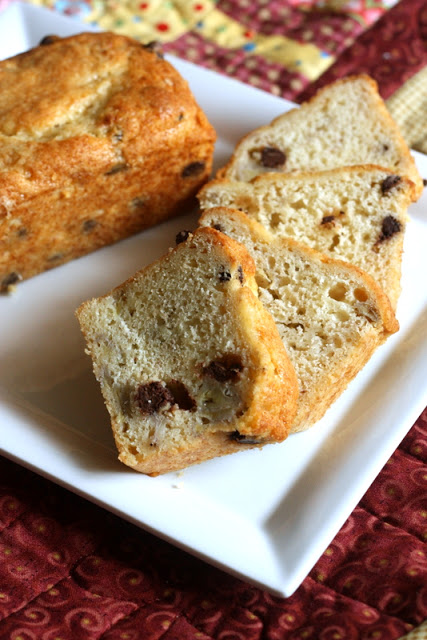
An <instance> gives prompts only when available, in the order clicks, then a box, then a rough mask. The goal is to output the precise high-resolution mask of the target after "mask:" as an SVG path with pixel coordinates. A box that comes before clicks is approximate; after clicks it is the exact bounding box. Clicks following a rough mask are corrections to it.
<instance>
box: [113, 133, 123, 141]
mask: <svg viewBox="0 0 427 640" xmlns="http://www.w3.org/2000/svg"><path fill="white" fill-rule="evenodd" d="M113 140H114V142H121V141H122V140H123V131H121V130H120V131H116V132H115V133H113Z"/></svg>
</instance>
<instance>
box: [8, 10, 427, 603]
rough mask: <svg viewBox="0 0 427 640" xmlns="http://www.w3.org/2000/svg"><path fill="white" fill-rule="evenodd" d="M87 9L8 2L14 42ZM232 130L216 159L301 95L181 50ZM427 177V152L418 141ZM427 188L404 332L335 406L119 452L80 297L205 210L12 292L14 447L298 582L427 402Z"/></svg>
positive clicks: (218, 557)
mask: <svg viewBox="0 0 427 640" xmlns="http://www.w3.org/2000/svg"><path fill="white" fill-rule="evenodd" d="M85 28H86V27H82V24H81V23H79V22H76V21H74V20H70V19H67V18H63V17H60V16H58V15H56V14H55V13H53V12H50V11H47V10H43V9H38V8H36V7H33V6H31V5H20V4H15V5H12V6H11V7H10V8H9V9H8V10H7V11H6V12H4V13H3V14H1V16H0V43H1V49H0V53H1V55H2V56H3V57H5V56H7V55H12V54H15V53H18V52H19V51H23V50H25V49H27V48H29V47H31V46H33V45H35V44H36V43H37V42H38V41H39V40H40V39H41V37H42V36H44V35H46V34H48V33H56V34H58V35H70V34H72V33H75V32H78V31H81V30H84V29H85ZM173 64H175V66H176V67H177V68H178V69H179V71H180V72H181V73H182V75H183V76H185V77H186V78H187V79H188V81H189V83H190V85H191V87H192V89H193V91H194V93H195V95H196V97H197V99H198V101H199V103H200V104H201V106H202V107H203V109H204V110H205V112H206V113H207V115H208V117H209V119H210V121H211V122H212V124H213V125H214V126H215V128H216V130H217V132H218V137H219V140H218V144H217V148H216V166H219V165H221V164H223V163H224V162H225V160H226V159H227V158H228V156H229V154H230V152H231V150H232V148H233V146H234V144H235V143H236V141H237V140H238V139H239V138H240V137H241V136H242V135H243V134H244V133H246V132H247V131H249V130H251V129H253V128H254V127H257V126H259V125H261V124H263V123H266V122H269V121H270V120H271V119H272V118H273V117H275V116H276V115H278V114H279V113H281V112H283V111H285V110H287V109H289V108H290V107H291V106H292V105H291V103H289V102H286V101H284V100H281V99H279V98H276V97H274V96H271V95H269V94H267V93H264V92H261V91H258V90H256V89H254V88H251V87H249V86H247V85H244V84H241V83H239V82H237V81H235V80H232V79H229V78H226V77H225V76H221V75H217V74H215V73H213V72H210V71H206V70H204V69H202V68H200V67H197V66H194V65H192V64H189V63H186V62H183V61H180V60H177V59H173ZM415 157H416V160H417V163H418V166H419V168H420V171H421V173H422V175H423V176H424V177H427V158H426V157H425V156H422V155H421V154H415ZM426 205H427V192H425V193H424V195H423V197H422V198H421V200H420V201H419V202H418V203H417V204H415V205H413V206H412V207H411V209H410V216H411V219H412V220H411V223H410V224H409V228H408V231H407V237H406V248H405V255H404V263H403V293H402V297H401V300H400V303H399V313H398V316H399V320H400V324H401V329H400V331H399V332H398V333H397V334H396V335H394V336H392V337H391V338H390V339H389V340H388V342H387V344H386V345H385V346H383V347H381V348H380V349H379V350H378V351H377V352H376V354H375V355H374V357H373V358H372V359H371V361H370V362H369V364H368V365H367V366H366V367H365V369H364V370H363V371H362V372H361V373H360V374H359V375H358V377H357V378H356V379H355V380H354V381H353V382H352V384H351V385H350V387H349V388H348V389H347V391H346V392H345V393H344V394H343V395H342V396H341V398H340V399H339V400H338V402H336V404H335V405H334V406H333V407H332V409H330V410H329V411H328V413H327V415H326V416H325V417H324V419H323V420H322V421H321V422H319V423H318V425H317V426H316V427H314V428H313V429H311V430H310V431H308V432H305V433H301V434H298V435H293V436H291V437H290V438H288V440H287V441H286V442H284V443H283V444H281V445H275V446H269V447H265V448H264V449H263V450H262V451H259V450H252V451H243V452H242V453H238V454H235V455H232V456H227V457H225V458H220V459H216V460H211V461H209V462H206V463H204V464H201V465H198V466H195V467H192V468H190V469H187V470H186V471H185V472H184V473H183V474H169V475H165V476H160V477H158V478H148V477H146V476H143V475H140V474H137V473H135V472H133V471H131V470H130V469H128V468H126V467H125V466H123V465H121V464H120V463H119V462H117V460H116V450H115V446H114V443H113V439H112V435H111V432H110V426H109V419H108V416H107V413H106V410H105V408H104V406H103V402H102V399H101V395H100V392H99V389H98V386H97V384H96V382H95V380H94V377H93V374H92V372H91V365H90V362H89V359H88V358H87V356H85V354H84V343H83V339H82V337H81V334H80V331H79V327H78V324H77V321H76V319H75V317H74V309H75V308H76V307H77V306H78V305H79V304H80V302H82V301H83V300H86V299H87V298H89V297H92V296H96V295H99V294H102V293H105V292H106V291H107V290H109V289H110V288H111V287H112V286H114V285H116V284H119V283H120V282H122V281H123V280H124V279H125V278H126V277H128V276H129V275H131V274H132V273H134V272H135V271H136V270H137V269H139V268H141V267H142V266H143V265H145V264H147V263H148V262H151V261H152V260H153V259H154V258H157V257H158V256H160V255H161V254H162V253H163V252H165V251H166V250H167V248H168V247H169V246H172V245H173V244H174V238H175V234H176V233H177V232H178V231H179V230H181V229H183V228H189V227H190V228H191V227H194V225H195V222H196V220H195V218H194V217H193V216H191V215H190V216H187V217H186V218H180V219H177V220H174V221H172V222H169V223H167V224H163V225H162V226H159V227H156V228H154V229H151V230H149V231H147V232H144V233H141V234H139V235H137V236H135V237H133V238H130V239H128V240H125V241H123V242H120V243H119V244H116V245H114V246H112V247H108V248H105V249H102V250H100V251H97V252H96V253H93V254H91V255H89V256H86V257H84V258H81V259H79V260H76V261H74V262H72V263H69V264H67V265H65V266H62V267H59V268H57V269H55V270H52V271H50V272H48V273H45V274H43V275H40V276H37V277H35V278H33V279H32V280H29V281H27V282H24V283H22V284H21V285H19V287H18V290H17V292H16V293H15V294H14V295H12V296H2V297H1V298H0V362H1V367H0V425H1V426H0V447H1V451H2V452H3V454H4V455H5V456H8V457H10V458H11V459H13V460H16V461H18V462H20V463H21V464H23V465H25V466H27V467H30V468H31V469H34V470H36V471H37V472H39V473H40V474H42V475H44V476H47V477H48V478H51V479H52V480H54V481H55V482H58V483H59V484H61V485H63V486H65V487H68V488H69V489H71V490H72V491H75V492H76V493H78V494H80V495H82V496H85V497H86V498H88V499H89V500H92V501H93V502H95V503H97V504H99V505H102V506H103V507H105V508H106V509H109V510H111V511H113V512H114V513H116V514H119V515H120V516H122V517H123V518H125V519H127V520H129V521H131V522H133V523H136V524H137V525H139V526H141V527H143V528H145V529H147V530H149V531H151V532H153V533H155V534H156V535H159V536H161V537H162V538H164V539H166V540H169V541H171V542H173V543H174V544H176V545H178V546H180V547H182V548H184V549H186V550H188V551H190V552H191V553H194V554H195V555H197V556H199V557H201V558H204V559H205V560H207V561H208V562H210V563H212V564H214V565H216V566H218V567H221V568H223V569H225V570H226V571H229V572H231V573H233V574H234V575H237V576H240V577H242V578H243V579H245V580H248V581H250V582H252V583H254V584H256V585H258V586H261V587H263V588H266V589H268V590H269V591H271V592H273V593H275V594H278V595H284V596H289V595H291V594H292V592H293V591H294V590H295V589H296V588H297V587H298V586H299V585H300V583H301V582H302V580H303V579H304V578H305V576H306V575H307V573H308V572H309V571H310V570H311V568H312V567H313V566H314V564H315V563H316V561H317V559H318V558H319V556H320V555H321V553H322V552H323V551H324V549H325V548H326V547H327V545H328V544H329V543H330V541H331V540H332V538H333V537H334V535H335V534H336V533H337V531H338V530H339V528H340V527H341V526H342V524H343V523H344V521H345V520H346V518H347V517H348V516H349V514H350V513H351V511H352V510H353V508H354V507H355V506H356V504H357V502H358V501H359V500H360V498H361V497H362V496H363V494H364V492H365V491H366V490H367V488H368V487H369V485H370V484H371V483H372V481H373V480H374V478H375V476H376V475H377V474H378V472H379V471H380V469H381V468H382V466H383V465H384V464H385V462H386V461H387V459H388V458H389V456H390V455H391V454H392V453H393V451H394V450H395V448H396V447H397V446H398V444H399V443H400V441H401V440H402V438H403V437H404V436H405V434H406V433H407V431H408V430H409V429H410V427H411V426H412V424H413V422H414V421H415V420H416V418H417V417H418V415H419V414H420V413H421V411H422V410H423V408H424V407H425V405H426V404H427V384H426V379H427V341H426V339H425V337H426V325H427V292H426V281H425V274H426V273H427V252H426V250H425V247H426V246H427V220H426V217H425V214H424V215H423V211H424V212H425V209H426Z"/></svg>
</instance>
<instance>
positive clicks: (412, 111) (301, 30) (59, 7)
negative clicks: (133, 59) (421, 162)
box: [0, 0, 427, 153]
mask: <svg viewBox="0 0 427 640" xmlns="http://www.w3.org/2000/svg"><path fill="white" fill-rule="evenodd" d="M1 1H2V0H0V3H1ZM27 1H28V2H30V3H32V4H36V5H40V6H44V7H48V8H50V9H52V10H54V11H57V12H58V13H62V14H64V15H68V16H72V17H75V18H77V19H79V20H81V21H83V22H85V23H88V24H91V25H96V26H98V27H100V28H101V29H106V30H112V31H116V32H118V33H123V34H126V35H129V36H132V37H134V38H137V39H139V40H141V41H144V42H148V41H152V40H157V41H160V42H162V43H163V44H164V45H165V48H166V50H167V51H169V52H171V53H174V54H175V55H178V56H180V57H183V58H186V59H189V60H191V61H193V62H195V63H197V64H202V65H204V66H207V67H210V68H212V69H214V70H217V71H222V72H225V73H227V74H229V75H232V76H233V77H236V78H238V79H239V80H242V81H243V82H247V83H249V84H253V85H254V86H257V87H259V88H261V89H264V90H266V91H270V92H271V93H274V94H275V95H280V96H282V97H285V98H288V99H290V100H294V101H301V100H302V99H305V98H306V97H307V96H306V95H305V92H306V91H307V90H310V87H313V89H314V87H317V86H318V85H319V82H320V83H321V84H322V79H323V76H324V77H325V82H326V81H330V79H333V77H334V76H335V75H336V76H338V77H339V76H340V75H344V74H345V73H354V72H358V71H359V67H360V70H361V71H366V72H367V73H371V75H373V77H375V74H376V70H377V69H378V76H379V78H380V82H379V84H380V89H381V90H382V93H383V96H384V97H385V98H390V99H389V101H388V106H389V109H390V111H391V113H392V115H393V116H394V117H395V119H396V120H397V122H398V124H399V125H400V126H401V128H402V132H403V134H404V136H405V137H406V140H407V141H408V143H409V144H410V145H411V146H412V147H413V148H415V149H418V150H420V151H424V152H426V153H427V139H426V138H427V75H426V74H427V71H426V70H425V68H424V69H422V68H421V70H418V69H419V68H420V67H422V66H423V64H427V53H423V52H422V48H423V47H424V52H426V48H425V41H424V39H425V36H424V32H423V31H422V29H424V27H423V24H425V23H426V22H427V17H426V14H427V4H426V3H425V2H424V3H423V2H422V1H421V3H420V2H419V0H401V1H400V3H399V7H401V6H405V3H406V5H407V7H408V11H410V12H411V14H413V16H412V18H413V20H414V21H415V23H416V24H417V25H418V24H420V25H421V27H420V29H421V31H420V33H419V34H417V37H418V39H419V40H420V42H417V41H416V38H415V39H414V41H412V40H411V41H410V45H409V48H408V46H406V44H405V43H403V44H401V45H399V43H398V39H399V33H400V32H399V31H398V29H399V21H401V19H402V16H401V15H400V16H399V14H396V16H393V17H392V15H391V14H392V13H393V11H394V10H395V9H396V7H394V5H395V4H396V0H282V1H279V0H255V1H253V0H216V1H214V0H142V1H141V0H27ZM417 2H418V4H419V5H420V10H418V8H416V7H415V5H416V4H417ZM423 6H424V8H423ZM397 10H398V8H397ZM405 10H406V9H405ZM388 14H390V20H389V24H390V25H391V27H390V26H389V27H388V28H387V29H386V30H385V31H384V29H382V28H381V27H380V25H381V24H382V23H384V21H385V20H387V16H388ZM405 15H406V14H405V13H403V16H404V17H405ZM377 26H379V31H374V30H373V29H377ZM393 28H396V29H397V31H396V34H397V38H396V39H395V37H394V33H393V31H392V29H393ZM381 29H382V31H381ZM390 29H391V30H390ZM400 31H401V30H400ZM370 34H372V37H371V42H369V36H370ZM384 34H385V35H384ZM409 35H410V36H412V34H411V33H410V34H409ZM381 37H382V41H381ZM363 39H364V41H365V45H364V46H365V50H366V51H367V50H369V49H370V50H372V47H374V48H375V47H376V46H378V47H380V46H382V47H383V48H382V50H379V51H378V58H375V57H374V59H373V63H371V68H369V66H367V64H366V60H368V58H369V56H368V55H367V54H366V55H365V50H364V49H363V48H362V47H361V42H362V40H363ZM388 41H390V43H389V42H388ZM391 45H393V46H391ZM398 45H399V46H400V49H399V46H398ZM384 47H385V48H384ZM417 48H418V53H417V55H418V58H417V59H416V61H415V62H416V64H415V66H414V62H413V60H411V56H412V58H414V52H416V51H417ZM358 49H359V51H358ZM352 51H355V52H356V53H355V59H356V63H354V60H353V61H351V57H350V58H349V56H348V52H352ZM396 51H400V58H401V59H396V60H395V61H394V63H395V66H394V67H393V66H391V70H390V68H389V69H388V70H387V65H388V66H389V67H390V64H389V62H388V61H389V60H390V61H391V63H393V57H394V58H396ZM423 56H424V57H423ZM371 57H372V56H371ZM402 59H403V60H404V61H405V60H408V68H409V67H410V65H412V68H411V73H413V74H414V75H413V76H412V77H409V78H408V72H407V71H406V70H403V72H402V71H401V70H400V71H399V69H400V67H401V66H402ZM349 60H350V61H351V63H349ZM359 61H360V65H359ZM358 65H359V66H358ZM399 65H400V67H399ZM395 70H396V71H395ZM417 71H418V73H417ZM399 73H400V74H401V77H399V78H398V80H397V81H396V78H394V80H393V81H392V82H389V77H391V76H392V75H396V74H397V75H399ZM328 74H330V75H329V76H328ZM377 80H378V78H377ZM396 82H397V85H396ZM313 83H314V85H313ZM396 89H397V91H396ZM392 92H393V94H392V95H390V94H391V93H392Z"/></svg>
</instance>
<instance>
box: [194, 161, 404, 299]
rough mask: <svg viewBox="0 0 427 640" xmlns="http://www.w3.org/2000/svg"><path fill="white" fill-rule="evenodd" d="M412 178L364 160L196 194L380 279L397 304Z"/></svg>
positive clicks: (224, 183) (211, 186) (226, 183)
mask: <svg viewBox="0 0 427 640" xmlns="http://www.w3.org/2000/svg"><path fill="white" fill-rule="evenodd" d="M412 191H413V185H412V183H411V182H410V181H409V180H407V179H406V178H403V177H401V176H398V175H395V174H393V173H390V172H389V171H387V170H386V169H382V168H380V167H375V166H372V165H366V166H362V167H346V168H343V169H331V170H329V171H316V172H296V173H292V174H283V173H272V174H263V175H261V176H258V177H256V178H253V180H251V182H248V183H247V182H236V181H230V180H227V179H222V180H213V181H212V182H210V183H208V184H207V185H206V187H205V188H203V189H202V190H201V191H200V192H199V195H198V198H199V201H200V205H201V208H202V209H208V208H209V207H216V206H225V207H234V208H236V209H241V210H243V211H244V212H245V213H247V214H248V215H249V217H251V218H253V219H254V220H257V221H258V222H260V223H261V224H262V225H263V226H264V227H265V228H266V229H267V230H268V231H270V232H271V233H273V234H274V235H275V236H279V237H287V236H288V237H291V238H294V239H295V240H298V241H299V242H301V243H303V244H306V245H308V246H309V247H312V248H313V249H317V251H320V252H322V253H324V254H326V255H328V256H330V257H332V258H337V259H340V260H345V261H347V262H350V263H352V264H355V265H356V266H358V267H360V268H361V269H363V270H364V271H366V272H367V273H369V274H370V275H371V276H372V277H373V278H374V279H376V280H377V282H378V283H379V285H380V286H381V287H382V288H383V289H384V291H385V292H386V293H387V295H388V297H389V298H390V302H391V304H392V307H393V309H396V306H397V301H398V298H399V294H400V276H401V262H402V252H403V240H404V233H405V227H406V222H407V218H408V215H407V209H408V207H409V205H410V203H411V200H412Z"/></svg>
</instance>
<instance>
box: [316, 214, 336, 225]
mask: <svg viewBox="0 0 427 640" xmlns="http://www.w3.org/2000/svg"><path fill="white" fill-rule="evenodd" d="M331 222H335V216H323V218H322V220H321V221H320V224H325V225H326V224H330V223H331Z"/></svg>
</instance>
